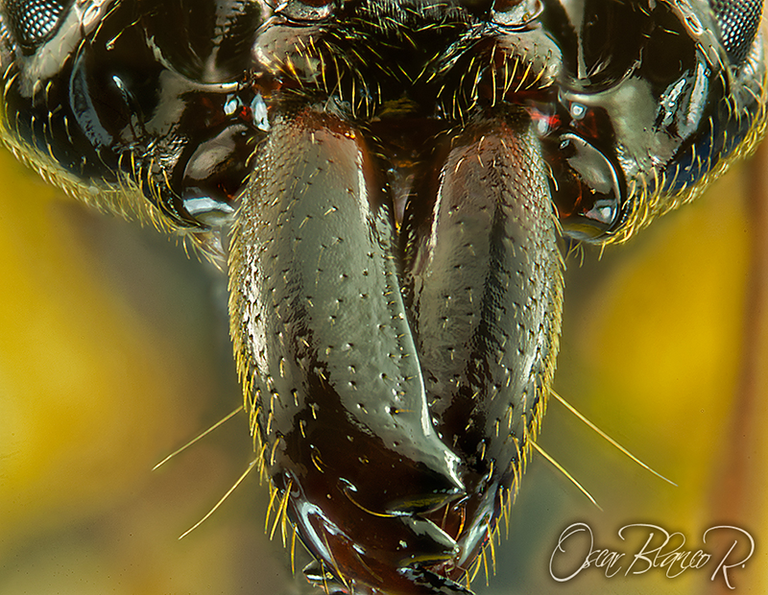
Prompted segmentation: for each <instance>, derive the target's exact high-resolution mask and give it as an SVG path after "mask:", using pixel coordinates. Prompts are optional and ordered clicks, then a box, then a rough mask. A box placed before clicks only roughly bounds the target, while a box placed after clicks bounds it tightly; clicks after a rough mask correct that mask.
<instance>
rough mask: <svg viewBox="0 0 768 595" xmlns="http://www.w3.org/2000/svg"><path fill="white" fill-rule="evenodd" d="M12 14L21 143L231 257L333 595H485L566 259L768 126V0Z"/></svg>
mask: <svg viewBox="0 0 768 595" xmlns="http://www.w3.org/2000/svg"><path fill="white" fill-rule="evenodd" d="M0 6H2V13H0V14H1V16H2V20H1V21H0V26H1V27H2V30H1V31H0V37H1V46H0V60H1V61H2V67H3V82H4V89H3V100H2V134H3V139H4V141H5V144H6V145H7V146H8V147H9V148H10V149H11V150H12V151H13V152H14V153H15V154H16V155H17V156H18V157H19V158H20V159H22V160H24V161H26V162H28V163H29V164H30V165H31V166H32V167H34V168H35V169H37V170H38V171H39V172H40V173H41V174H42V175H43V176H44V177H46V178H47V179H50V180H51V181H52V182H54V183H56V184H58V185H59V186H61V187H62V188H64V189H65V190H67V191H68V192H70V193H72V194H74V195H76V196H77V197H78V198H80V199H82V200H85V201H86V202H88V203H91V204H94V205H96V206H98V207H101V208H105V209H108V210H112V211H116V212H119V213H122V214H126V215H134V216H137V217H138V218H140V219H145V220H151V221H152V222H153V223H154V224H155V225H157V226H158V227H160V228H162V229H165V230H168V231H174V232H177V233H180V234H183V235H184V236H185V237H188V238H190V239H191V240H192V241H193V242H194V243H195V244H196V245H198V246H199V247H200V249H201V250H203V251H204V252H205V253H206V254H208V255H209V256H210V257H211V258H214V259H224V258H226V261H227V266H228V270H229V286H230V317H231V334H232V339H233V342H234V349H235V357H236V360H237V365H238V370H239V373H240V377H241V382H242V384H243V388H244V398H245V403H246V408H247V410H248V412H249V413H250V426H251V432H252V434H253V436H254V440H255V444H256V449H257V453H258V456H259V462H260V468H261V471H262V472H263V473H264V474H265V475H266V476H267V477H268V478H269V480H270V490H271V491H272V503H273V504H272V509H273V510H272V511H271V512H272V514H275V515H277V518H278V521H282V522H283V523H284V527H285V524H286V523H290V525H292V526H293V527H294V530H295V531H296V535H298V537H299V539H300V540H301V541H302V543H303V544H304V545H305V546H306V547H307V549H308V550H309V551H310V553H311V554H312V555H313V556H314V558H315V559H316V562H315V563H314V564H311V565H310V566H308V567H307V568H306V569H305V574H306V576H307V577H308V579H309V580H310V582H313V583H315V584H316V585H318V586H320V587H323V588H325V589H326V590H329V591H331V592H338V593H356V594H360V595H362V594H391V595H395V594H410V595H416V594H420V595H437V594H442V595H447V594H449V593H469V590H468V589H469V587H465V586H463V585H464V584H466V582H467V581H466V579H467V576H468V575H469V573H470V572H471V570H472V567H473V565H474V564H476V563H477V560H478V556H479V555H480V553H481V552H482V550H483V548H484V547H486V545H487V544H488V543H489V540H491V539H493V536H494V534H495V533H496V531H497V526H498V522H499V518H500V516H501V515H502V513H503V511H504V510H505V507H508V506H509V505H511V502H512V501H513V499H514V496H515V493H516V490H517V488H518V485H519V482H520V478H521V476H522V474H523V472H524V468H525V464H526V460H527V459H528V457H529V456H530V450H531V448H532V442H533V441H534V440H535V437H536V434H537V431H538V429H539V427H540V424H541V420H542V416H543V414H544V410H545V408H546V402H547V398H548V391H549V386H550V383H551V380H552V376H553V373H554V368H555V357H556V354H557V347H558V335H559V331H560V317H561V310H562V303H561V302H562V291H563V262H562V257H561V250H562V248H563V246H564V244H565V242H568V241H586V242H591V243H597V244H604V243H609V242H617V241H623V240H625V239H627V238H628V237H630V236H631V235H632V234H633V233H634V232H636V231H637V230H638V229H640V228H642V227H644V226H645V225H647V224H648V223H649V222H650V221H651V220H652V219H653V218H654V217H655V216H657V215H659V214H661V213H663V212H665V211H667V210H669V209H672V208H674V207H676V206H678V205H680V204H682V203H684V202H687V201H689V200H691V199H693V198H694V197H695V196H697V195H698V194H699V193H700V192H701V191H702V190H703V189H704V187H705V186H706V185H707V184H708V183H709V182H710V181H711V180H712V179H714V178H715V177H717V176H718V175H719V174H721V173H722V172H723V171H724V170H725V169H726V168H727V167H728V165H729V164H730V163H731V162H732V161H733V160H734V159H735V158H737V157H739V156H742V155H744V154H747V153H749V151H751V149H752V148H753V147H754V146H755V144H756V143H757V141H758V140H759V138H760V137H761V135H762V133H763V129H764V126H765V110H766V90H765V89H766V85H765V63H764V53H763V52H764V50H763V46H762V38H761V35H760V34H759V32H758V30H759V23H760V20H761V17H762V1H761V0H756V1H750V0H745V1H743V2H734V3H731V2H724V1H721V0H708V1H707V0H636V1H630V0H624V1H619V0H616V1H610V2H608V1H605V0H583V1H575V0H574V1H570V0H560V1H556V0H496V1H488V0H463V1H462V0H443V1H438V0H434V1H429V0H409V1H408V0H405V1H388V0H347V1H342V0H338V1H334V0H331V1H329V2H326V1H325V0H288V1H287V2H284V3H282V4H280V5H270V4H268V3H266V2H258V1H248V0H228V1H218V2H214V1H213V0H196V1H192V0H122V1H121V0H100V1H99V0H90V1H89V0H66V1H62V2H59V1H57V0H47V1H35V0H26V1H25V0H6V1H5V2H4V3H2V4H0ZM230 230H231V232H230ZM222 231H223V232H224V233H222ZM222 239H224V240H225V241H222Z"/></svg>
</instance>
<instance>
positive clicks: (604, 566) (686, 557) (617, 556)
mask: <svg viewBox="0 0 768 595" xmlns="http://www.w3.org/2000/svg"><path fill="white" fill-rule="evenodd" d="M638 533H639V534H640V537H641V538H643V537H644V538H645V542H644V543H643V544H642V546H641V547H640V548H639V549H637V550H636V551H635V552H634V553H628V552H626V551H619V550H612V549H608V548H600V547H596V546H595V539H594V535H593V533H592V528H591V527H590V526H589V525H587V524H586V523H574V524H572V525H570V526H569V527H568V528H566V529H565V530H564V531H563V532H562V533H561V534H560V537H559V539H558V541H557V544H556V545H555V548H554V550H553V551H552V556H551V557H550V559H549V574H550V576H551V577H552V578H553V579H554V580H556V581H557V582H559V583H565V582H568V581H570V580H571V579H573V578H575V577H576V576H577V575H578V574H579V573H580V572H581V571H582V570H586V569H587V568H591V567H594V568H597V569H600V570H602V572H603V573H604V574H605V576H606V578H613V577H614V576H616V575H617V574H619V573H622V574H623V576H629V575H636V574H644V573H646V572H648V571H650V570H653V569H658V570H659V571H661V572H663V573H664V575H665V576H667V578H676V577H678V576H680V575H681V574H683V573H684V572H686V571H687V570H699V569H702V568H704V567H705V566H707V565H708V564H709V563H710V562H712V563H713V564H714V570H713V572H712V575H711V577H710V580H712V581H715V580H716V579H718V577H720V578H721V579H722V580H723V582H724V583H725V585H726V586H727V587H728V588H729V589H735V587H734V586H733V583H732V576H731V571H732V570H734V569H736V568H745V566H746V563H747V561H748V560H749V559H750V558H751V557H752V555H753V554H754V552H755V540H754V539H753V538H752V536H751V535H750V534H749V533H748V532H747V531H745V530H744V529H740V528H739V527H732V526H729V525H718V526H716V527H710V528H709V529H707V530H706V531H705V532H704V534H703V536H702V542H703V543H704V544H706V543H707V539H708V538H709V539H710V541H715V535H725V536H726V537H725V538H727V537H729V536H732V538H733V541H732V542H730V546H729V547H728V548H727V551H725V552H724V553H723V554H721V555H716V553H714V552H711V551H705V550H704V549H702V548H698V549H686V548H685V544H686V538H685V535H683V534H682V533H680V532H673V533H670V532H669V531H667V530H666V529H663V528H662V527H659V526H657V525H650V524H646V523H633V524H630V525H625V526H624V527H622V528H621V529H619V531H618V536H619V537H620V538H621V540H622V541H627V540H628V539H629V536H630V534H631V535H632V536H635V535H636V534H638ZM721 541H722V538H721ZM739 544H747V547H746V548H745V547H744V546H742V547H740V548H739ZM745 550H747V551H745ZM564 569H565V570H564Z"/></svg>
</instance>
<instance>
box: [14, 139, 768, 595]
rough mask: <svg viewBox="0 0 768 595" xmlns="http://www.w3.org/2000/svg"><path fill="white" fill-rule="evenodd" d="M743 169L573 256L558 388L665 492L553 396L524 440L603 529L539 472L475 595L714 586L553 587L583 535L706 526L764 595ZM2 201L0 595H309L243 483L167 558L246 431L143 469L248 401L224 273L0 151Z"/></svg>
mask: <svg viewBox="0 0 768 595" xmlns="http://www.w3.org/2000/svg"><path fill="white" fill-rule="evenodd" d="M763 169H768V168H763ZM756 172H757V173H758V174H759V172H760V168H759V167H755V166H752V167H751V168H747V167H742V168H739V169H737V170H735V171H733V172H732V173H731V174H729V175H728V176H727V177H726V178H725V179H723V180H722V181H721V182H718V184H717V185H716V187H714V188H713V189H712V190H711V191H710V192H709V193H708V194H707V195H706V196H705V197H703V198H702V199H701V200H699V201H698V202H697V203H696V204H694V205H691V206H689V207H687V208H685V209H683V210H681V211H680V212H679V213H675V214H672V215H669V216H667V217H666V218H665V219H663V220H661V221H659V222H657V223H656V224H655V225H654V226H652V227H651V228H650V229H649V230H647V231H646V232H644V233H643V234H641V235H640V236H639V237H638V238H636V239H635V240H634V241H632V242H631V243H630V244H629V245H627V246H624V247H619V248H611V249H610V250H608V251H606V253H605V254H604V255H603V257H602V259H601V260H599V261H598V254H597V253H596V252H588V253H587V254H586V255H585V257H584V263H583V265H580V262H579V259H578V258H573V257H572V258H570V259H569V261H568V266H569V270H568V279H567V285H568V289H567V294H566V300H565V301H566V306H565V320H564V333H563V348H562V351H561V356H560V359H559V370H558V376H557V379H556V384H555V388H556V389H557V391H558V392H559V393H560V394H562V395H563V396H564V397H565V398H567V399H568V400H569V401H570V402H571V403H572V404H573V405H575V406H576V407H578V408H579V409H580V410H581V411H582V412H583V413H584V414H586V415H587V416H588V417H590V418H591V419H592V420H593V421H594V422H596V423H597V424H598V425H599V426H600V427H601V428H602V429H604V430H605V431H606V432H608V433H609V434H611V435H612V436H613V437H614V438H615V439H616V440H618V441H619V442H621V443H622V444H623V445H624V446H626V447H627V448H629V449H630V450H631V451H633V452H634V453H635V454H636V455H637V456H639V457H640V458H641V459H643V460H644V461H645V462H646V463H648V464H649V465H651V466H652V467H654V468H655V469H656V470H657V471H658V472H660V473H662V474H664V475H665V476H667V477H669V478H670V479H672V480H673V481H675V482H676V483H677V484H678V487H673V486H670V485H668V484H666V483H664V482H662V481H661V480H659V479H658V478H656V477H654V476H653V475H651V474H650V473H648V472H647V471H644V470H643V469H641V468H640V467H639V466H637V465H635V464H634V463H633V462H631V461H630V460H629V459H628V458H626V457H624V456H623V455H621V454H620V453H619V452H618V451H617V450H616V449H615V448H613V447H612V446H610V445H609V444H608V443H606V442H605V441H603V440H602V439H601V438H599V437H598V436H597V435H596V434H595V433H594V432H592V431H591V430H589V429H588V428H587V427H586V426H584V425H583V424H582V423H581V422H580V421H578V420H577V419H576V418H575V417H573V416H572V415H571V414H570V413H568V412H567V411H566V410H565V409H564V408H563V407H562V406H561V405H559V404H558V403H556V402H552V403H551V404H550V409H549V413H548V415H547V418H546V419H545V422H544V431H543V435H542V437H541V440H540V444H541V445H542V447H543V448H544V449H545V450H546V451H547V452H548V453H549V454H551V455H552V456H554V457H555V458H556V459H557V460H558V461H560V462H561V463H562V464H563V465H564V466H565V467H566V468H567V469H568V470H569V472H571V473H572V474H573V475H574V476H575V477H576V478H577V479H578V480H579V481H580V482H581V483H582V484H584V485H585V486H586V487H587V489H589V490H590V491H591V493H592V494H593V495H594V497H595V498H596V500H597V501H598V503H599V504H600V505H601V507H602V511H601V510H599V509H597V508H596V507H594V506H593V505H592V504H591V503H589V502H588V501H587V499H586V498H585V497H584V496H583V495H581V494H580V493H579V492H578V491H577V490H576V489H575V488H574V487H573V486H572V485H571V484H570V483H569V482H568V480H566V479H565V478H564V477H563V476H562V475H561V474H560V473H558V472H557V471H555V470H554V469H553V468H552V467H551V466H549V465H548V464H547V463H546V462H545V461H544V460H543V459H542V458H541V457H535V460H534V461H533V463H532V464H531V465H530V467H529V472H528V475H527V477H526V478H525V480H524V481H523V485H522V490H521V493H520V496H519V497H518V501H517V503H516V505H515V507H514V509H513V513H512V521H511V526H510V537H509V539H508V540H505V542H504V543H503V544H502V545H501V546H500V547H497V548H496V554H497V561H496V565H497V574H496V576H495V577H494V578H492V579H491V580H490V585H489V586H486V585H485V580H484V579H483V577H482V576H480V577H479V578H478V579H477V581H476V583H475V588H476V590H477V593H478V595H512V594H517V593H521V594H522V593H525V594H528V595H530V594H537V595H541V594H544V595H547V594H550V593H552V594H567V595H571V594H574V595H575V594H582V593H583V594H586V593H589V594H590V595H601V594H603V593H606V594H607V593H621V594H631V593H641V594H643V595H646V594H660V595H672V594H696V595H700V594H703V593H724V592H726V590H723V585H722V584H721V583H722V581H721V580H719V581H715V582H711V581H710V580H709V577H710V574H711V571H712V570H713V569H712V568H711V567H708V568H709V571H707V570H708V569H707V568H705V569H703V570H690V571H688V572H686V573H684V574H683V575H682V576H680V577H678V578H675V579H669V578H666V577H665V576H664V574H663V573H664V571H663V569H662V570H660V569H654V570H651V571H648V572H647V573H644V574H642V575H637V576H628V577H623V576H621V575H619V576H616V577H614V578H610V579H608V578H606V577H605V576H604V574H603V573H602V572H601V571H598V570H596V569H594V568H591V569H588V570H585V571H583V572H582V573H581V574H580V575H579V576H578V577H576V578H575V579H574V580H572V581H570V582H566V583H562V584H560V583H556V582H555V581H553V580H552V578H551V577H550V575H549V570H548V565H549V559H550V555H551V554H552V551H553V549H554V547H555V544H556V542H557V538H558V536H559V535H560V533H561V532H562V531H563V530H564V529H565V528H566V527H567V526H569V525H571V524H572V523H575V522H585V523H588V524H589V525H590V526H591V527H592V530H593V532H594V535H595V541H596V547H606V548H610V549H616V550H621V551H627V552H633V551H635V550H636V549H637V547H638V545H642V544H637V543H635V542H633V543H632V544H629V543H627V542H622V541H621V540H620V539H619V538H618V536H617V531H618V530H619V528H621V527H622V526H624V525H627V524H630V523H638V522H643V523H651V524H655V525H658V526H661V527H663V528H665V529H666V530H668V531H670V532H673V531H680V532H682V533H683V534H684V535H685V536H686V538H687V540H688V541H687V545H686V546H685V549H692V550H696V549H699V548H701V547H702V542H701V539H702V534H703V532H704V531H705V530H706V529H707V528H709V527H710V526H714V525H717V524H732V525H736V526H739V527H742V528H744V529H745V530H748V531H749V532H750V533H751V534H752V535H753V536H754V538H755V540H756V542H757V551H756V553H755V554H754V556H753V557H752V559H751V560H749V561H748V562H747V564H746V565H745V567H744V568H743V569H734V570H733V571H732V573H731V577H732V581H733V583H734V585H735V586H736V588H737V589H736V593H740V594H742V593H743V594H746V593H750V594H751V593H754V594H763V593H766V592H768V551H766V550H765V547H766V544H767V543H768V521H767V520H766V507H765V504H764V502H765V501H766V498H765V497H764V496H763V494H764V493H765V482H766V477H768V473H767V471H768V468H767V465H766V463H765V461H766V455H768V448H766V445H765V439H764V438H763V435H764V434H766V430H768V421H767V419H768V416H766V408H767V407H768V403H766V402H765V399H763V398H761V397H765V396H766V394H765V393H766V381H765V377H764V376H761V374H762V375H764V374H765V370H764V369H763V368H764V366H762V365H761V362H764V361H766V360H765V357H763V356H764V355H765V351H764V350H765V348H766V344H765V343H766V341H765V338H766V335H765V333H764V332H763V331H764V327H765V325H766V322H765V320H763V319H764V318H765V316H766V314H765V313H761V306H762V305H764V303H765V302H764V300H763V299H762V298H761V297H760V296H761V295H762V294H761V293H760V291H762V289H761V287H760V285H759V282H761V281H762V279H763V278H764V277H765V276H766V271H765V270H763V271H762V273H760V272H759V271H760V270H761V269H760V267H761V266H763V265H761V264H760V263H758V264H757V265H756V264H755V262H754V258H753V256H754V254H765V255H768V249H765V250H763V251H762V252H761V250H760V248H756V247H755V242H759V241H763V240H762V236H763V235H765V233H766V231H765V230H764V226H761V225H760V222H759V220H757V216H756V215H755V213H756V209H758V208H759V207H760V205H761V204H764V201H762V202H761V200H759V199H761V198H762V197H761V196H757V197H756V196H755V195H756V193H757V194H759V193H760V191H755V190H750V186H749V182H750V180H752V179H754V178H755V177H756ZM0 184H1V186H0V188H2V190H1V192H2V196H3V198H2V200H0V280H1V281H0V283H2V291H0V300H2V303H0V593H2V594H3V595H22V594H31V595H46V594H69V593H72V594H77V595H83V594H99V595H100V594H106V593H116V594H127V595H159V594H167V593H174V594H175V593H194V594H214V593H221V594H224V595H230V594H234V593H252V594H256V595H288V594H293V593H299V592H302V588H301V583H300V582H299V583H296V582H294V581H293V580H292V579H291V577H290V562H289V559H288V556H287V554H286V552H285V551H284V550H283V549H282V547H281V546H280V544H279V543H269V541H268V540H267V539H266V538H265V537H264V535H263V525H264V516H265V510H266V498H265V493H264V492H265V490H264V489H263V487H259V485H258V481H257V478H255V477H251V478H249V479H248V480H247V481H246V482H245V483H244V484H243V485H242V486H241V487H240V488H238V490H237V491H236V492H235V493H234V494H233V495H232V496H231V497H230V499H228V500H227V501H226V502H225V503H224V505H223V506H222V507H221V508H220V509H219V510H218V511H217V512H216V513H215V514H214V515H213V517H212V518H211V519H209V520H208V521H206V522H205V523H204V524H203V525H202V526H201V527H200V528H198V529H196V530H195V531H194V532H192V533H191V534H190V535H189V536H187V537H185V538H184V539H183V540H181V541H178V540H177V537H178V536H179V535H180V534H181V533H183V532H184V531H185V530H186V529H187V528H189V527H190V526H191V525H193V524H194V523H195V522H196V521H197V520H198V519H199V518H201V517H202V516H203V515H204V514H205V512H206V511H207V510H208V509H209V508H210V507H211V506H212V505H213V504H214V503H215V502H216V501H217V500H218V498H219V497H220V496H221V495H222V494H224V492H226V490H227V489H228V488H229V487H230V486H231V485H232V483H234V481H235V480H236V478H237V477H238V476H239V475H240V473H241V472H242V471H243V470H244V469H245V467H246V465H247V463H248V461H249V460H250V457H251V453H250V440H249V438H248V435H247V427H246V421H245V418H244V416H242V415H241V416H238V417H236V418H235V419H233V420H231V421H229V422H227V424H226V426H225V427H224V428H221V429H219V430H217V431H216V432H214V433H213V434H212V435H211V436H209V437H207V438H205V439H204V440H202V441H201V442H200V443H198V444H196V445H194V446H193V447H191V448H190V449H189V450H187V451H185V452H184V453H182V454H181V455H179V456H177V457H176V458H174V459H172V460H171V461H170V462H169V463H167V464H166V465H165V466H163V467H161V468H160V469H159V470H158V471H155V472H152V471H151V469H152V467H153V465H154V464H155V463H157V462H158V461H160V460H161V459H162V458H163V457H164V456H165V455H166V454H168V453H169V452H171V451H172V450H174V449H175V448H176V447H178V446H180V445H181V444H183V443H185V442H186V441H187V440H189V439H190V438H192V437H194V436H195V435H196V434H197V433H199V432H200V431H201V430H203V429H205V428H206V427H208V426H209V425H211V424H212V423H214V422H215V421H217V420H218V419H220V418H222V417H223V416H224V415H226V414H227V413H228V412H229V411H231V410H233V409H234V408H235V407H237V406H238V405H239V403H240V391H239V388H238V386H237V384H236V380H235V373H234V366H233V364H232V362H231V354H230V347H229V343H228V338H227V332H226V326H227V323H226V312H225V298H224V291H225V285H224V281H223V279H222V277H221V275H218V274H216V273H215V272H214V271H212V270H211V269H210V267H207V266H206V265H204V264H201V263H199V262H197V261H196V260H194V259H188V258H187V257H186V256H185V254H184V251H183V250H182V249H181V247H179V246H176V245H175V243H174V242H173V241H172V240H169V239H167V238H165V237H164V236H162V235H160V234H158V233H157V232H155V231H154V230H152V229H141V228H140V227H139V226H138V225H135V224H131V223H128V222H125V221H122V220H118V219H115V218H113V217H110V216H105V215H101V214H99V213H96V212H92V211H89V210H87V209H86V208H84V207H81V206H80V205H79V204H76V203H74V202H73V201H71V200H68V199H66V198H65V197H63V196H61V195H60V194H59V193H57V192H56V191H55V190H53V189H51V188H49V187H48V186H46V185H45V184H43V183H42V182H41V181H39V180H38V179H37V178H36V177H35V176H34V175H32V174H31V173H29V172H27V171H26V170H24V169H23V168H22V167H21V166H19V165H18V164H16V163H15V162H14V161H13V159H12V158H11V157H10V156H9V155H8V154H6V153H5V152H2V153H0ZM763 247H765V246H763ZM764 268H765V267H764V266H763V269H764ZM756 298H757V299H756ZM750 300H751V301H750ZM761 350H763V351H761ZM635 541H636V540H635ZM711 545H712V544H711ZM704 547H705V549H706V548H707V547H709V546H704ZM712 547H713V548H714V547H715V546H714V545H712ZM717 547H718V548H719V549H718V550H717V551H722V549H723V547H724V545H723V543H719V545H718V546H717ZM633 548H634V549H633ZM629 555H631V553H630V554H629Z"/></svg>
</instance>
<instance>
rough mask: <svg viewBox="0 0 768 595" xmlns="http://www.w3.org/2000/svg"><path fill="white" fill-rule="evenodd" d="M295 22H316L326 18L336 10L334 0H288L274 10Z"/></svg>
mask: <svg viewBox="0 0 768 595" xmlns="http://www.w3.org/2000/svg"><path fill="white" fill-rule="evenodd" d="M275 12H277V14H281V15H283V16H284V17H285V18H287V19H288V20H290V21H294V22H296V23H317V22H319V21H325V20H328V19H329V18H331V17H332V16H333V14H334V13H335V12H336V2H335V1H334V0H288V1H287V2H284V3H283V4H281V5H280V6H279V7H278V8H277V10H276V11H275Z"/></svg>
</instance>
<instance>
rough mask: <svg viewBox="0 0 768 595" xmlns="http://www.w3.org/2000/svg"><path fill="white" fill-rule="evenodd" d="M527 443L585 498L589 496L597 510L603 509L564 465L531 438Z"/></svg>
mask: <svg viewBox="0 0 768 595" xmlns="http://www.w3.org/2000/svg"><path fill="white" fill-rule="evenodd" d="M529 444H530V445H531V446H532V447H533V448H534V449H535V450H536V452H538V453H539V454H540V455H541V456H543V457H544V458H545V459H547V461H549V462H550V463H551V464H552V465H553V466H554V467H555V469H557V470H558V471H560V473H562V474H563V475H565V477H567V478H568V480H569V481H570V482H571V483H572V484H573V485H575V486H576V487H577V488H578V489H579V491H580V492H581V493H582V494H584V495H585V496H586V497H587V498H589V501H590V502H592V504H594V505H595V506H597V508H598V509H599V510H603V509H602V508H601V507H600V505H599V504H598V503H597V501H596V500H595V499H594V498H593V497H592V494H590V493H589V492H588V491H587V488H585V487H584V486H583V485H581V484H580V483H579V482H578V481H577V480H576V478H575V477H574V476H573V475H571V474H570V473H569V472H568V471H566V469H565V467H563V466H562V465H561V464H560V463H558V462H557V461H556V460H555V459H553V458H552V457H551V456H550V455H549V454H548V453H547V452H546V451H545V450H544V449H543V448H541V446H539V445H538V444H536V443H535V442H534V441H533V440H531V441H530V442H529Z"/></svg>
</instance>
